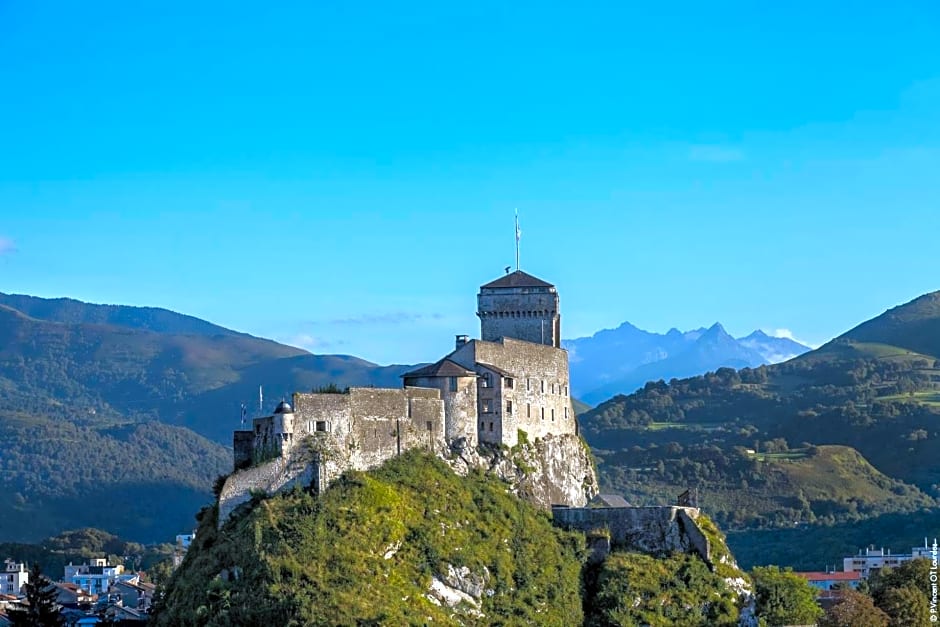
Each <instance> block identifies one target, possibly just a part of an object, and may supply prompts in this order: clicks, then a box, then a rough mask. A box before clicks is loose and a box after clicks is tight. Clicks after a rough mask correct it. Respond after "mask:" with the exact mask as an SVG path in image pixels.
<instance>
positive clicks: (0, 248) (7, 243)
mask: <svg viewBox="0 0 940 627" xmlns="http://www.w3.org/2000/svg"><path fill="white" fill-rule="evenodd" d="M15 252H16V242H14V241H13V240H12V239H10V238H9V237H4V236H3V235H0V255H10V254H13V253H15Z"/></svg>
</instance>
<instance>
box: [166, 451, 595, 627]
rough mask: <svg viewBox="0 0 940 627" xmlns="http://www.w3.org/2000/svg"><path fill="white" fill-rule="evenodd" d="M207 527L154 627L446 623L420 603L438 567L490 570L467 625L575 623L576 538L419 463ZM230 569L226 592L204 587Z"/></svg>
mask: <svg viewBox="0 0 940 627" xmlns="http://www.w3.org/2000/svg"><path fill="white" fill-rule="evenodd" d="M214 516H215V511H214V509H212V510H205V512H204V514H203V517H202V521H201V525H200V528H199V531H198V533H197V536H196V543H195V545H194V547H193V548H192V549H190V552H189V554H188V556H187V558H186V561H185V563H184V564H183V566H182V568H181V569H180V570H179V571H178V572H177V574H176V575H175V576H174V577H173V579H172V581H171V582H170V584H169V587H168V590H167V602H166V607H165V608H164V610H163V611H162V612H160V613H159V614H158V616H157V617H156V619H155V622H154V624H155V625H158V626H159V625H174V626H176V625H195V624H200V625H203V624H208V625H224V624H265V623H267V624H272V625H274V624H277V625H289V624H309V625H352V624H357V620H358V621H360V622H359V624H424V623H426V622H428V623H430V622H433V624H443V625H448V624H456V622H455V620H454V619H453V618H451V617H450V613H451V611H450V610H448V609H446V608H441V607H439V606H438V605H435V604H434V603H432V602H430V601H429V600H428V599H427V598H426V594H427V592H428V586H429V585H430V582H431V577H432V575H434V574H437V573H442V572H446V571H447V564H451V565H453V566H455V567H461V566H466V567H468V568H469V569H470V571H471V572H472V573H476V574H480V573H483V572H484V568H485V569H487V570H488V571H489V573H490V576H489V579H488V581H487V583H486V584H485V587H486V588H488V589H491V590H492V591H493V594H492V595H487V594H484V595H483V604H482V608H481V609H482V612H483V613H484V615H485V617H484V618H479V619H474V618H473V615H472V613H470V612H465V613H464V616H463V619H462V620H463V623H464V624H481V625H489V624H505V625H529V624H539V625H576V624H579V623H580V622H581V618H582V617H581V598H580V568H581V558H582V556H583V540H582V539H581V538H580V537H579V536H578V535H576V534H569V533H566V532H562V531H560V530H558V529H555V528H553V527H552V526H551V523H550V521H549V520H548V518H547V516H546V515H545V514H544V513H542V512H539V511H537V510H535V509H534V508H533V507H532V506H530V505H528V504H527V503H525V502H523V501H520V500H519V499H516V498H515V497H512V496H510V495H508V494H506V491H505V487H504V485H503V484H501V483H500V482H498V481H497V480H494V479H492V478H489V479H487V478H484V477H482V476H473V477H469V478H460V477H457V476H456V475H454V474H453V473H452V472H451V471H450V470H449V469H448V468H447V467H446V466H444V465H443V463H442V462H440V461H439V460H437V459H434V458H428V457H424V456H421V455H420V454H417V453H409V454H406V455H404V456H402V457H401V458H398V459H395V460H393V461H391V462H389V463H388V464H386V465H385V466H383V467H382V468H380V469H378V470H375V471H372V472H370V473H350V474H349V475H347V476H346V477H345V478H344V479H342V480H341V481H340V482H339V483H338V484H337V485H335V486H334V487H333V488H331V489H330V490H329V491H327V492H326V493H325V494H324V495H323V496H322V497H321V499H320V500H317V499H315V498H314V497H312V496H310V495H308V494H306V493H303V492H300V491H294V492H291V493H288V494H284V495H279V496H276V497H273V498H270V499H265V500H262V501H260V502H259V503H258V504H257V505H256V506H255V507H254V508H253V509H252V510H251V511H250V512H247V513H245V514H244V515H243V516H242V517H240V518H238V519H237V520H235V521H234V522H231V523H229V524H228V525H226V526H225V527H224V528H223V530H222V531H221V532H216V530H215V521H214ZM386 556H387V557H386ZM235 566H238V567H240V568H241V569H242V574H241V576H240V578H239V579H238V580H237V581H231V582H229V581H221V580H215V579H214V578H215V576H216V575H217V574H218V573H219V572H220V571H221V570H222V569H225V568H228V569H231V568H233V567H235Z"/></svg>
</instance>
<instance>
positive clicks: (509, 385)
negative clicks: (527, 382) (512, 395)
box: [503, 377, 514, 390]
mask: <svg viewBox="0 0 940 627" xmlns="http://www.w3.org/2000/svg"><path fill="white" fill-rule="evenodd" d="M503 385H505V386H506V388H507V389H509V390H511V389H512V386H513V385H514V383H513V380H512V378H511V377H506V378H505V379H504V381H503Z"/></svg>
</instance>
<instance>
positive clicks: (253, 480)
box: [220, 270, 593, 511]
mask: <svg viewBox="0 0 940 627" xmlns="http://www.w3.org/2000/svg"><path fill="white" fill-rule="evenodd" d="M477 302H478V307H477V315H478V316H479V318H480V336H481V339H479V340H477V339H469V338H468V337H467V336H466V335H458V336H457V338H456V346H455V348H454V350H453V351H452V352H451V353H450V354H448V355H446V356H445V357H443V358H442V359H440V360H439V361H437V362H435V363H433V364H430V365H428V366H424V367H421V368H417V369H415V370H412V371H410V372H407V373H405V374H404V375H402V379H403V381H402V383H403V385H402V387H401V388H396V389H392V388H363V387H353V388H349V389H348V390H347V391H345V392H342V393H301V392H297V393H295V394H294V395H293V398H292V403H287V402H282V403H281V404H280V405H278V407H277V409H276V410H275V412H274V414H273V415H271V416H265V417H261V418H255V419H254V420H253V421H252V429H251V430H250V431H249V430H240V431H236V432H235V433H234V442H233V444H234V462H235V464H234V465H235V471H236V472H235V473H233V475H231V476H230V477H229V479H228V481H227V482H226V485H225V486H224V487H223V494H222V495H221V496H220V503H224V502H227V503H228V506H227V508H226V509H227V510H228V511H230V508H231V507H234V506H236V505H237V504H238V502H242V501H244V500H247V496H246V494H247V493H248V492H249V491H250V489H264V490H265V491H267V492H273V491H276V490H279V489H282V488H283V487H285V486H287V485H294V484H297V483H305V484H307V485H310V486H312V488H313V489H314V490H316V491H321V490H323V489H325V488H326V487H327V486H328V485H329V484H330V482H331V481H333V480H334V479H335V478H336V477H338V476H339V475H340V474H341V473H342V472H344V471H346V470H349V469H356V470H366V469H369V468H373V467H375V466H378V465H379V464H381V463H382V462H384V461H385V460H387V459H389V458H391V457H393V456H395V455H399V454H401V453H402V452H403V451H405V450H408V449H412V448H418V447H421V448H426V449H428V450H431V451H433V452H435V453H437V454H440V455H442V456H444V455H447V454H449V453H453V452H460V451H469V450H474V449H476V448H477V447H478V446H479V445H481V444H482V445H492V446H495V447H499V446H501V445H505V446H506V447H514V446H516V445H517V444H519V443H520V437H521V438H522V439H523V440H525V441H530V440H531V441H537V440H539V439H543V438H548V437H549V436H559V437H563V436H574V438H576V439H578V440H579V438H578V425H577V421H576V419H575V414H574V409H573V406H572V403H571V396H570V387H569V379H568V353H567V351H565V350H564V349H563V348H561V314H560V311H559V298H558V292H557V290H556V289H555V286H554V285H552V284H550V283H547V282H546V281H543V280H541V279H538V278H536V277H534V276H531V275H529V274H527V273H525V272H522V271H521V270H516V271H515V272H512V273H507V274H506V275H505V276H502V277H500V278H498V279H496V280H495V281H492V282H490V283H487V284H485V285H483V286H481V287H480V292H479V294H478V296H477ZM591 472H592V475H593V471H591ZM246 486H247V487H246ZM226 497H227V498H226ZM573 504H577V503H573Z"/></svg>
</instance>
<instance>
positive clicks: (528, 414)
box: [525, 403, 532, 418]
mask: <svg viewBox="0 0 940 627" xmlns="http://www.w3.org/2000/svg"><path fill="white" fill-rule="evenodd" d="M525 417H526V418H531V417H532V405H531V404H530V403H526V404H525Z"/></svg>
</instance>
